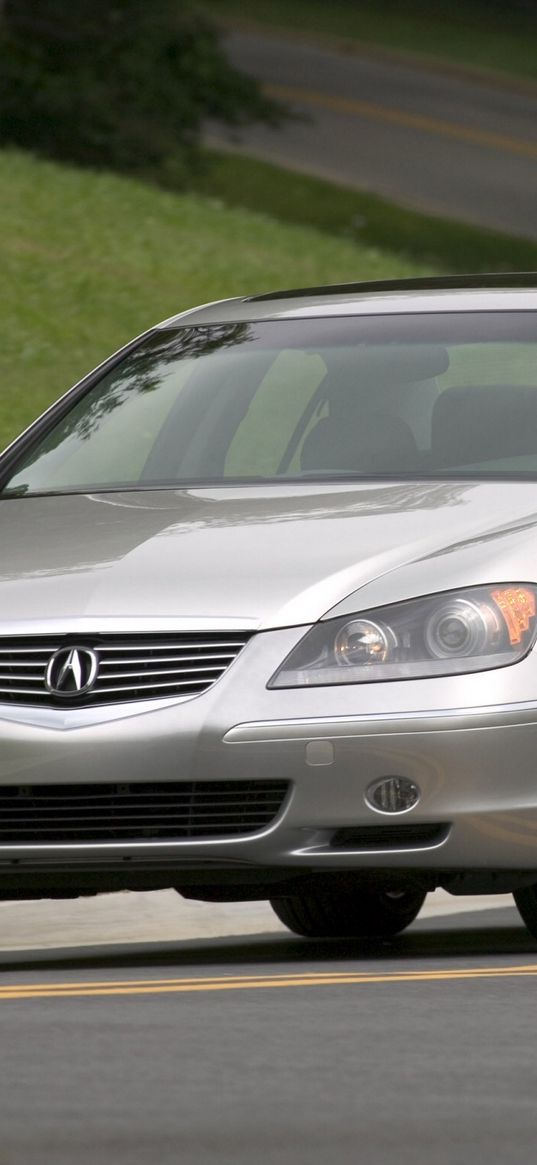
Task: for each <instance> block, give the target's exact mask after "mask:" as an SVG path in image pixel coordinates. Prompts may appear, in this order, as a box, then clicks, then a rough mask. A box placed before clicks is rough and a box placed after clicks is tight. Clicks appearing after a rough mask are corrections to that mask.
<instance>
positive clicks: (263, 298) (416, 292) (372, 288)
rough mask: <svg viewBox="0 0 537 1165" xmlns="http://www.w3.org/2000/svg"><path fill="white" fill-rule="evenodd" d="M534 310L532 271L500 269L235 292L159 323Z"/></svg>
mask: <svg viewBox="0 0 537 1165" xmlns="http://www.w3.org/2000/svg"><path fill="white" fill-rule="evenodd" d="M536 309H537V273H536V272H516V273H505V272H500V273H499V274H489V275H448V276H438V277H430V278H429V277H428V278H423V279H387V280H378V281H374V282H371V281H370V282H363V283H344V284H335V285H332V286H326V287H306V288H291V289H289V290H285V291H271V292H267V293H266V294H264V295H263V294H261V295H251V296H240V297H237V298H235V299H223V300H218V301H217V302H215V303H208V304H203V305H202V306H201V307H195V308H190V309H189V310H187V311H184V312H180V313H179V314H178V315H176V316H172V317H171V318H170V319H167V320H164V321H163V323H162V324H161V325H160V326H161V327H172V326H174V325H175V324H183V323H188V324H194V323H196V324H209V323H233V322H249V321H255V320H281V319H312V318H315V317H321V316H322V317H330V316H350V315H385V314H386V315H392V314H398V313H408V312H412V313H414V312H418V313H421V312H454V311H535V310H536Z"/></svg>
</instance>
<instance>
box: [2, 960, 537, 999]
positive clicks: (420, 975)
mask: <svg viewBox="0 0 537 1165" xmlns="http://www.w3.org/2000/svg"><path fill="white" fill-rule="evenodd" d="M535 976H537V965H535V964H530V963H528V964H522V965H521V966H512V967H478V968H475V969H471V968H464V969H454V970H452V969H449V968H446V969H443V970H439V971H390V972H388V973H385V974H380V973H373V972H356V973H353V972H352V971H351V972H345V971H341V972H318V973H317V972H311V973H308V972H303V973H297V974H292V975H288V974H282V975H230V976H222V977H219V978H208V977H207V978H196V979H129V980H124V981H120V980H116V981H114V980H105V981H98V980H94V981H93V982H92V981H91V980H90V981H87V982H80V983H28V984H19V983H13V984H8V985H6V986H5V987H0V1001H2V1000H12V999H70V998H78V997H81V996H85V997H90V996H100V995H166V994H184V993H190V992H199V991H244V990H269V989H273V988H276V987H330V986H333V987H334V986H349V985H353V986H366V985H368V984H370V983H420V982H429V983H434V982H449V981H451V982H453V981H463V980H474V979H509V978H525V977H535Z"/></svg>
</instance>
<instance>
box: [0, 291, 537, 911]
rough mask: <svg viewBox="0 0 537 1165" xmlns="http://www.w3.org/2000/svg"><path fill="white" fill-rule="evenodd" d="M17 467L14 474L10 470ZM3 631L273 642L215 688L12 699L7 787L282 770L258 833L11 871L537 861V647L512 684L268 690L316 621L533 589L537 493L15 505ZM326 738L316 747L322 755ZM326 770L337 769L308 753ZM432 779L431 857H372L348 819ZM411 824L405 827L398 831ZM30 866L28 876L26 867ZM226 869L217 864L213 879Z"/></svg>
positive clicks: (424, 818)
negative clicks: (56, 704)
mask: <svg viewBox="0 0 537 1165" xmlns="http://www.w3.org/2000/svg"><path fill="white" fill-rule="evenodd" d="M521 307H525V308H528V309H530V308H531V309H533V310H535V308H536V307H537V292H528V291H523V292H522V291H497V290H494V291H492V290H491V291H489V292H486V291H485V292H480V291H464V290H463V291H459V292H453V291H449V292H445V291H439V292H419V293H414V294H411V293H408V292H404V293H401V294H399V295H397V294H395V293H386V294H380V293H376V294H375V295H364V296H362V297H360V296H359V295H357V294H355V293H354V294H352V295H351V294H350V293H349V294H348V295H345V294H339V295H336V296H333V297H332V298H331V299H330V298H329V301H328V302H327V301H326V300H325V301H323V300H321V299H320V298H319V297H318V296H315V297H311V298H310V299H308V298H306V299H305V300H304V302H301V301H297V300H291V299H288V300H285V299H284V300H282V301H281V302H278V301H276V303H274V302H271V303H270V304H269V305H267V304H263V303H262V302H259V301H258V302H257V303H253V304H252V303H248V302H245V301H242V300H235V301H228V302H226V303H224V304H221V305H209V306H207V307H205V308H203V309H197V310H194V311H192V312H190V313H183V314H182V315H181V316H180V317H177V322H181V321H182V320H187V319H188V322H193V321H194V320H195V321H196V322H200V323H206V322H210V321H213V320H218V321H223V320H228V319H245V318H246V319H248V318H282V317H285V316H286V315H289V316H291V315H293V316H294V317H299V316H310V317H311V316H312V315H315V314H323V315H327V314H338V313H339V314H347V313H352V312H357V313H369V312H373V311H374V312H375V313H379V312H380V313H382V312H384V311H386V312H390V313H391V312H401V311H412V312H414V311H422V312H423V311H425V312H427V311H443V310H453V309H456V310H457V311H460V310H464V309H469V310H481V309H485V308H486V309H487V310H490V309H491V308H492V309H494V308H497V309H498V310H500V309H504V310H505V309H507V310H508V309H509V308H517V309H520V308H521ZM0 468H1V467H0ZM0 540H1V541H0V545H1V547H2V552H1V557H0V637H2V636H4V635H9V634H32V635H34V634H43V635H45V634H50V632H51V631H54V632H56V631H57V630H60V631H63V632H66V633H69V634H70V635H71V636H76V635H77V634H79V635H82V636H84V637H87V636H90V635H91V634H92V633H97V634H98V633H99V631H101V632H105V631H110V630H111V629H114V630H117V629H118V628H120V627H123V628H124V629H126V628H127V627H128V628H129V629H130V630H136V629H138V630H140V631H143V630H151V629H153V630H156V629H157V628H160V629H163V628H164V627H165V628H166V629H177V630H180V629H184V628H185V627H186V628H192V629H195V628H199V629H201V628H204V627H205V629H208V628H210V627H213V628H215V629H217V628H219V629H227V628H230V629H231V628H245V629H250V630H252V629H255V630H256V631H257V632H258V633H257V634H255V635H254V636H253V638H252V639H251V640H250V641H249V642H248V644H247V645H246V647H245V648H244V650H243V651H242V652H241V653H240V655H239V656H238V658H237V659H236V660H235V662H234V663H233V664H232V665H231V667H230V668H229V670H228V671H227V672H226V673H225V675H224V676H223V677H222V678H221V679H220V680H219V681H218V682H217V683H216V684H214V686H213V687H212V688H211V689H210V690H209V691H207V692H205V693H204V694H203V695H200V696H197V697H193V698H190V699H183V700H178V699H173V700H164V701H163V700H155V701H146V702H144V703H139V704H136V705H134V704H125V705H121V706H118V705H114V706H110V707H99V708H96V709H91V707H87V708H79V709H72V710H69V709H58V710H57V709H50V708H49V709H45V708H37V707H36V708H30V707H27V706H25V707H20V708H19V707H17V706H15V705H12V704H11V705H2V706H0V784H5V785H8V784H19V783H20V784H25V785H31V784H39V783H62V782H65V783H70V782H76V783H83V782H85V781H92V780H95V775H96V774H98V779H99V780H101V781H102V782H104V783H106V782H114V781H118V780H121V781H129V782H136V781H147V780H150V779H158V780H170V781H177V780H180V779H181V778H184V779H185V780H188V781H190V780H203V779H206V780H228V779H240V778H241V777H244V779H245V780H246V779H248V780H250V779H251V778H252V776H256V777H259V778H260V779H263V778H274V777H277V778H284V779H287V780H289V781H291V783H292V794H291V796H290V798H289V800H288V801H287V802H286V804H285V806H284V808H283V810H282V812H281V813H280V815H279V817H278V818H277V820H276V821H275V822H274V823H273V825H272V826H271V827H270V828H269V829H268V830H265V831H264V832H263V833H261V834H258V835H256V836H250V837H243V838H239V839H237V838H234V839H229V840H228V839H225V838H223V839H221V840H208V841H199V840H196V841H181V842H173V843H171V842H163V841H158V840H145V841H140V842H136V843H128V844H126V843H125V844H122V843H119V842H114V843H106V844H103V843H99V844H89V843H88V844H87V843H80V844H76V845H75V844H73V845H39V844H36V845H33V846H31V845H24V846H15V847H14V846H0V889H1V878H2V869H9V870H10V874H11V876H13V871H14V870H15V871H16V869H19V868H20V869H24V867H25V864H26V863H29V864H31V865H32V868H36V866H38V867H41V868H42V869H43V871H44V872H45V871H46V870H47V869H48V868H49V869H50V868H51V867H52V866H53V865H54V863H58V862H63V863H64V864H65V863H66V862H67V863H68V864H69V863H71V864H72V868H73V870H75V869H77V868H78V869H80V868H82V867H83V866H86V867H91V866H95V865H97V866H98V865H101V866H103V867H104V865H105V864H106V862H107V861H109V860H110V859H111V858H113V859H114V860H116V861H117V862H121V861H122V860H131V861H134V862H136V861H137V860H138V859H141V858H143V859H144V860H145V861H146V862H147V861H148V860H149V861H151V860H155V861H157V860H158V861H159V862H162V861H166V862H167V863H168V865H169V868H170V869H173V870H174V871H175V873H176V884H180V883H181V871H182V870H187V869H188V868H192V866H193V865H197V866H199V867H200V868H202V867H203V866H204V863H208V862H210V863H212V867H211V868H214V875H213V877H214V881H215V883H217V882H218V878H219V870H220V869H223V868H224V867H226V868H227V867H229V868H232V867H233V866H236V868H237V871H238V874H237V878H238V880H239V881H240V871H241V869H245V868H247V867H249V868H259V869H263V868H274V869H277V868H279V867H281V868H282V869H283V868H285V869H287V870H288V869H290V868H292V869H295V868H296V869H297V870H301V869H303V870H305V871H315V870H326V869H330V870H334V871H336V870H340V871H345V870H347V871H359V870H364V871H368V870H375V869H378V868H379V865H380V866H382V868H383V869H388V870H400V871H405V870H416V869H421V870H423V869H425V870H429V871H435V870H438V871H442V870H443V871H445V870H453V871H464V870H469V869H471V870H476V869H483V870H490V871H499V870H509V869H517V870H530V871H532V870H535V873H536V880H537V763H536V756H537V653H536V652H535V651H532V652H530V654H529V655H528V656H527V657H526V658H525V659H524V660H523V661H522V662H520V663H518V664H516V665H514V666H511V667H506V668H501V669H498V670H495V671H489V672H479V673H476V674H467V675H460V676H449V677H435V678H432V679H427V680H424V679H421V680H405V681H392V682H388V683H374V684H373V683H369V684H368V683H363V684H347V685H341V686H337V687H335V686H333V687H311V688H307V689H293V690H285V689H283V690H282V689H281V690H270V689H268V688H267V684H268V682H269V680H270V678H271V676H272V675H273V673H274V672H275V671H276V669H277V668H278V667H279V666H280V665H281V663H282V661H283V660H284V659H285V657H286V656H287V655H288V653H289V652H290V651H291V649H292V648H293V647H294V646H295V645H296V644H297V643H298V642H299V640H300V639H301V637H302V636H303V635H304V634H305V632H306V630H307V629H308V628H309V627H310V626H311V625H312V624H313V623H315V622H316V621H317V620H319V619H323V618H331V617H334V616H336V615H345V614H353V613H355V612H357V611H364V610H368V609H371V608H373V607H376V606H379V605H383V604H388V603H393V602H398V601H402V600H404V599H407V598H412V597H416V596H419V595H426V594H430V593H434V592H439V591H443V590H449V589H451V588H457V587H465V586H471V585H479V584H488V583H501V582H505V583H507V582H532V581H533V582H536V581H537V571H536V566H535V564H536V561H537V485H536V484H535V483H531V482H526V483H520V482H493V481H488V482H476V481H472V482H468V481H463V480H461V481H445V482H439V481H400V482H385V483H379V482H377V483H373V482H348V481H347V482H344V483H328V484H327V483H323V484H319V483H309V482H308V483H307V484H293V483H285V482H284V483H282V484H281V485H266V486H249V487H247V488H244V487H243V488H233V487H222V488H216V487H211V488H206V489H202V488H196V489H182V490H171V491H164V490H146V491H139V492H136V491H125V492H122V493H108V494H105V493H96V494H93V495H87V496H85V495H78V496H76V495H72V496H57V497H41V498H38V497H36V498H19V499H15V498H10V499H6V500H4V501H0ZM316 741H317V742H318V741H321V742H324V743H323V746H322V748H321V750H320V751H319V749H318V748H317V749H316V748H315V747H313V748H312V747H311V745H312V742H316ZM316 756H321V757H322V763H320V762H317V763H315V762H313V763H312V760H311V758H312V757H314V758H315V757H316ZM392 775H396V776H403V777H407V778H408V779H410V780H412V781H415V782H416V783H417V784H418V785H419V787H420V789H421V792H422V796H421V799H420V802H419V804H418V805H417V806H416V807H415V808H414V809H412V810H411V811H410V812H407V813H405V815H404V819H405V823H408V822H409V821H412V822H416V823H424V822H431V823H434V822H446V823H448V824H449V825H450V827H451V828H450V830H449V833H448V836H447V838H446V840H445V841H443V842H442V843H441V844H440V845H435V846H433V847H431V846H428V847H421V848H420V847H416V848H412V847H409V848H405V849H403V850H402V849H386V850H375V851H370V852H361V851H360V850H359V849H358V848H356V849H352V848H347V849H346V850H341V849H340V848H335V847H334V846H333V845H332V844H331V837H332V835H333V833H334V832H335V831H336V830H338V829H341V828H343V827H352V826H364V825H368V824H370V825H378V824H379V823H382V822H383V821H384V820H385V818H384V816H383V815H379V813H378V812H376V811H375V809H374V808H372V807H371V806H370V805H369V804H368V803H367V800H366V792H367V789H368V786H369V785H370V784H371V782H372V781H375V780H379V779H382V778H384V777H386V776H392ZM397 820H398V818H397V817H395V818H394V821H396V822H397ZM15 861H16V862H18V863H19V865H17V866H14V865H12V863H13V862H15ZM206 870H209V865H206Z"/></svg>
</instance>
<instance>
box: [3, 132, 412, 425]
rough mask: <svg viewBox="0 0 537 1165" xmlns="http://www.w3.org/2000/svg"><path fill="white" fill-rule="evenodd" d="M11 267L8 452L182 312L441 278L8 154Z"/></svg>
mask: <svg viewBox="0 0 537 1165" xmlns="http://www.w3.org/2000/svg"><path fill="white" fill-rule="evenodd" d="M260 209H268V207H267V208H260ZM272 209H274V208H272ZM0 266H1V269H2V280H1V282H0V307H1V317H2V343H1V345H0V385H1V391H0V448H1V447H2V446H3V445H4V444H5V443H6V442H7V441H8V440H9V439H10V438H11V437H12V436H14V435H15V434H16V433H17V432H19V431H20V430H21V428H23V427H24V426H25V425H26V424H27V423H28V422H29V421H30V420H31V419H32V418H33V417H34V416H35V415H36V414H37V413H38V412H39V411H40V410H41V409H43V408H44V407H45V406H46V405H47V404H48V403H49V402H51V401H52V400H54V399H55V398H56V397H58V396H59V395H60V393H62V392H63V391H65V390H66V389H67V388H68V387H69V386H70V384H72V383H73V382H74V381H75V380H76V379H77V378H78V377H80V376H81V375H82V374H83V373H85V372H86V371H88V370H89V369H90V368H91V367H92V366H93V365H95V364H96V363H97V362H98V361H100V360H101V359H103V358H104V357H105V356H107V355H108V354H109V353H110V352H111V351H113V350H114V349H115V348H117V347H119V346H120V345H121V344H122V343H124V342H126V341H127V340H128V339H130V338H131V337H132V336H133V335H135V334H136V333H138V332H140V331H142V330H144V329H145V328H147V327H149V326H150V325H151V324H152V323H154V322H156V321H157V320H159V319H162V318H165V317H166V316H169V315H172V314H174V313H175V312H177V311H180V310H181V309H182V308H186V307H188V306H191V305H193V304H196V303H203V302H206V301H207V300H211V299H218V298H220V297H225V296H228V295H241V294H248V293H255V292H261V291H264V290H267V291H268V290H274V289H277V288H278V287H286V286H297V285H298V286H300V285H302V284H304V285H308V284H310V285H311V284H317V283H324V282H339V281H342V280H355V279H362V278H365V279H371V278H379V279H380V278H384V277H392V276H400V275H401V276H402V275H419V274H424V273H428V272H429V271H430V268H429V267H428V266H427V265H426V264H423V263H422V264H420V263H418V262H412V261H410V260H409V259H408V258H405V257H400V256H398V255H397V254H394V253H392V252H391V251H390V250H386V251H384V250H382V249H380V248H379V247H373V246H370V245H365V244H363V243H356V242H354V241H352V240H351V239H345V238H334V237H331V236H329V235H328V234H323V233H322V232H321V231H319V230H315V229H313V227H308V226H301V227H299V226H294V225H291V224H289V223H281V222H278V221H276V219H275V218H273V217H269V215H268V214H262V213H256V212H254V211H251V210H243V209H239V208H227V207H225V206H224V205H223V203H222V201H221V200H220V199H215V198H214V197H213V198H208V197H205V198H202V197H200V196H199V195H196V194H193V193H191V194H183V195H179V194H172V193H168V192H166V191H163V190H158V189H156V188H154V187H151V186H149V185H144V184H143V183H141V182H136V181H131V180H128V179H125V178H120V177H115V176H113V175H110V174H93V173H91V172H89V171H78V170H75V169H70V168H67V167H62V166H58V165H54V164H52V163H47V162H42V161H37V160H34V159H33V158H31V157H30V156H27V155H24V154H21V153H16V152H5V153H0Z"/></svg>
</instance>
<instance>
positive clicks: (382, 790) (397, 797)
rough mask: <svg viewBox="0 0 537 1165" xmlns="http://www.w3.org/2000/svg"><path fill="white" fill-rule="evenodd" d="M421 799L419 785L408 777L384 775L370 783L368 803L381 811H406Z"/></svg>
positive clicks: (367, 795) (367, 796)
mask: <svg viewBox="0 0 537 1165" xmlns="http://www.w3.org/2000/svg"><path fill="white" fill-rule="evenodd" d="M419 799H420V790H419V788H418V786H417V785H415V784H414V781H409V780H408V779H407V777H384V780H382V781H375V783H374V784H373V785H370V786H369V788H368V790H367V794H366V800H367V802H368V804H369V805H370V806H371V808H372V809H378V810H379V812H380V813H406V812H407V811H408V810H409V809H413V807H414V805H417V804H418V801H419Z"/></svg>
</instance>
